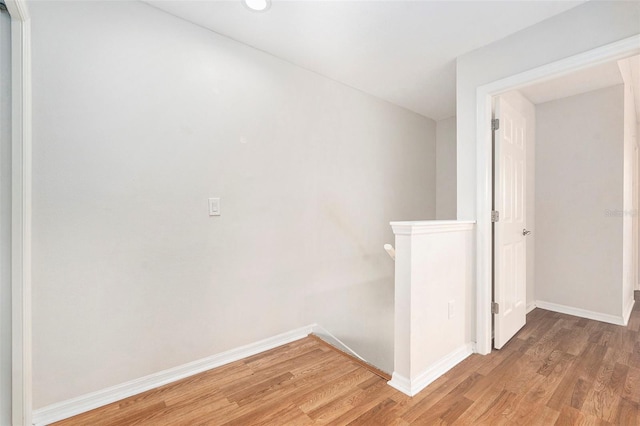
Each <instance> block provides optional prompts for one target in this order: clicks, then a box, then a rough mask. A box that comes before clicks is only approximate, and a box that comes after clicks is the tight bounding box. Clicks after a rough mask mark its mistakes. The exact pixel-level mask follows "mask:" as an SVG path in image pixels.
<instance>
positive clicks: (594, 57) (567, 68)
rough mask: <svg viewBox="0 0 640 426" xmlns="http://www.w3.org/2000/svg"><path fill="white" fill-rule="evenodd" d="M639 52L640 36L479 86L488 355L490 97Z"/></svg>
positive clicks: (479, 309)
mask: <svg viewBox="0 0 640 426" xmlns="http://www.w3.org/2000/svg"><path fill="white" fill-rule="evenodd" d="M637 54H640V35H635V36H632V37H628V38H625V39H622V40H619V41H617V42H614V43H611V44H608V45H605V46H602V47H598V48H595V49H592V50H589V51H586V52H583V53H580V54H577V55H574V56H570V57H568V58H564V59H561V60H559V61H556V62H552V63H549V64H546V65H542V66H540V67H537V68H534V69H531V70H529V71H525V72H522V73H519V74H515V75H512V76H509V77H506V78H503V79H500V80H496V81H494V82H492V83H488V84H485V85H482V86H479V87H478V88H477V92H476V94H477V96H476V102H477V104H476V107H477V109H476V110H477V115H476V141H477V156H476V194H477V195H476V197H477V198H476V289H477V293H476V352H477V353H479V354H483V355H486V354H489V353H491V350H492V345H491V331H492V330H491V302H492V297H491V287H492V284H493V283H492V279H491V276H492V271H493V264H492V257H491V252H492V239H493V233H492V229H491V206H492V204H491V201H492V197H493V183H492V178H491V170H492V167H493V155H492V150H491V112H492V111H491V98H492V97H494V96H497V95H500V94H502V93H505V92H508V91H510V90H516V89H519V88H521V87H524V86H528V85H530V84H534V83H539V82H542V81H545V80H550V79H553V78H556V77H560V76H563V75H566V74H569V73H572V72H574V71H578V70H581V69H585V68H588V67H591V66H594V65H598V64H602V63H605V62H609V61H614V60H618V59H623V58H625V57H628V56H632V55H637Z"/></svg>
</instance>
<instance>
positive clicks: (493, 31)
mask: <svg viewBox="0 0 640 426" xmlns="http://www.w3.org/2000/svg"><path fill="white" fill-rule="evenodd" d="M583 2H584V1H582V0H581V1H478V0H477V1H425V0H423V1H419V0H418V1H415V0H414V1H403V0H386V1H362V0H356V1H335V0H334V1H331V0H324V1H317V0H316V1H310V0H298V1H279V0H273V4H272V6H271V8H270V9H269V10H268V11H267V12H262V13H255V12H251V11H249V10H248V9H247V8H246V7H244V6H243V5H242V4H241V2H240V0H235V1H214V0H210V1H207V0H196V1H191V0H179V1H173V0H148V1H147V3H149V4H152V5H153V6H155V7H157V8H159V9H162V10H165V11H167V12H169V13H171V14H172V15H175V16H178V17H180V18H183V19H186V20H188V21H190V22H193V23H195V24H198V25H200V26H203V27H205V28H209V29H211V30H212V31H215V32H217V33H220V34H222V35H225V36H227V37H230V38H232V39H235V40H237V41H240V42H242V43H245V44H248V45H250V46H253V47H256V48H258V49H260V50H263V51H265V52H268V53H270V54H273V55H275V56H277V57H279V58H282V59H284V60H286V61H289V62H291V63H294V64H296V65H299V66H301V67H304V68H306V69H309V70H312V71H315V72H317V73H319V74H322V75H325V76H327V77H330V78H332V79H334V80H337V81H339V82H342V83H344V84H347V85H349V86H352V87H354V88H357V89H360V90H362V91H363V92H366V93H370V94H372V95H374V96H377V97H380V98H382V99H385V100H387V101H389V102H392V103H394V104H396V105H400V106H402V107H405V108H407V109H409V110H412V111H415V112H417V113H419V114H422V115H424V116H427V117H430V118H433V119H436V120H440V119H443V118H448V117H451V116H453V115H455V103H456V99H455V90H456V87H455V77H456V69H455V58H456V57H458V56H460V55H462V54H464V53H466V52H469V51H471V50H474V49H477V48H479V47H482V46H485V45H487V44H490V43H492V42H494V41H496V40H499V39H501V38H504V37H506V36H507V35H509V34H512V33H514V32H517V31H519V30H521V29H523V28H526V27H528V26H531V25H533V24H535V23H537V22H540V21H542V20H545V19H547V18H549V17H551V16H553V15H556V14H559V13H561V12H564V11H566V10H567V9H570V8H572V7H575V6H577V5H579V4H581V3H583ZM523 54H526V53H525V52H523Z"/></svg>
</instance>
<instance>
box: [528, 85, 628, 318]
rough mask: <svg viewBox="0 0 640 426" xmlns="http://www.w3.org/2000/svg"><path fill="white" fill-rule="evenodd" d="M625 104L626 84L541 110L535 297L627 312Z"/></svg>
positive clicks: (610, 312)
mask: <svg viewBox="0 0 640 426" xmlns="http://www.w3.org/2000/svg"><path fill="white" fill-rule="evenodd" d="M623 105H624V103H623V86H622V85H620V86H614V87H610V88H606V89H601V90H597V91H593V92H588V93H584V94H581V95H576V96H571V97H568V98H563V99H559V100H555V101H551V102H547V103H544V104H539V105H536V123H537V126H536V198H535V199H536V297H537V300H541V301H545V302H551V303H557V304H561V305H565V306H570V307H574V308H580V309H586V310H589V311H594V312H598V313H603V314H608V315H615V316H621V315H622V249H623V245H622V231H623V226H622V225H623V217H622V215H621V214H616V213H615V212H616V211H618V212H621V211H622V210H623V164H624V158H623V157H624V150H623V148H624V138H623ZM610 212H614V213H610Z"/></svg>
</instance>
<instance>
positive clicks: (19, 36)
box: [5, 0, 32, 425]
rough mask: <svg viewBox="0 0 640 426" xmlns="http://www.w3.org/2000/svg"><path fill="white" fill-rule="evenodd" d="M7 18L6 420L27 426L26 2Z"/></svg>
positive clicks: (11, 8) (11, 1)
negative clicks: (8, 357)
mask: <svg viewBox="0 0 640 426" xmlns="http://www.w3.org/2000/svg"><path fill="white" fill-rule="evenodd" d="M5 4H6V6H7V11H8V12H9V16H10V18H11V79H12V83H11V96H12V99H11V103H12V105H11V115H12V117H11V126H12V129H11V132H12V135H11V150H12V152H11V157H12V160H11V167H12V171H11V188H12V189H11V293H12V294H11V348H12V350H11V355H12V358H11V370H12V385H11V387H12V391H11V416H12V422H13V424H14V425H30V424H31V414H32V379H31V378H32V364H31V359H32V357H31V355H32V346H31V131H32V129H31V21H30V15H29V10H28V8H27V4H26V0H5Z"/></svg>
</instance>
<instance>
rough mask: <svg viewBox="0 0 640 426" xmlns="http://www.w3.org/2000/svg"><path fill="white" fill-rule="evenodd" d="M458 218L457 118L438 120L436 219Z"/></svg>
mask: <svg viewBox="0 0 640 426" xmlns="http://www.w3.org/2000/svg"><path fill="white" fill-rule="evenodd" d="M455 218H456V118H455V117H450V118H446V119H444V120H439V121H437V122H436V219H455Z"/></svg>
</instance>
